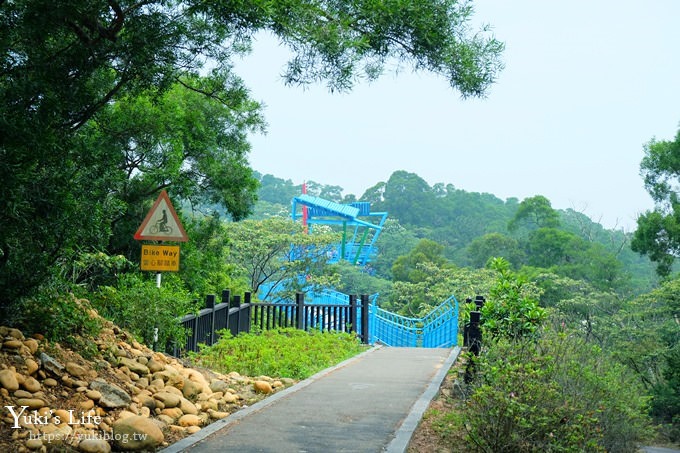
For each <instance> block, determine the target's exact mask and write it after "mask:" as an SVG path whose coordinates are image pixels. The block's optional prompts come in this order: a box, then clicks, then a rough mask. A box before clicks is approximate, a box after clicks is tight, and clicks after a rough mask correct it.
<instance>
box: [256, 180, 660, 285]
mask: <svg viewBox="0 0 680 453" xmlns="http://www.w3.org/2000/svg"><path fill="white" fill-rule="evenodd" d="M256 176H257V177H258V178H259V180H260V183H261V187H260V189H259V192H258V195H259V201H258V203H257V205H256V207H255V213H254V216H253V217H254V218H263V217H266V216H270V215H274V214H276V215H281V214H283V215H288V214H289V213H290V200H291V199H292V198H293V197H294V196H296V195H298V194H300V193H301V185H299V184H298V185H296V184H293V182H292V181H290V180H284V179H281V178H278V177H276V176H273V175H261V174H256ZM307 192H308V193H309V194H311V195H315V196H319V197H322V198H325V199H328V200H331V201H335V202H338V203H349V202H353V201H357V200H358V201H368V202H371V209H372V210H373V211H387V212H388V213H389V219H390V221H389V222H388V224H387V225H386V227H385V231H384V232H383V234H382V235H381V237H380V240H379V243H378V246H379V248H380V250H381V255H380V256H379V258H378V260H376V263H375V264H376V266H377V267H378V268H379V269H378V270H379V271H380V272H382V273H383V274H384V275H387V274H389V270H388V268H389V267H391V265H392V263H393V262H394V260H395V259H396V258H397V257H398V256H400V255H404V254H407V253H408V252H409V251H410V250H411V249H412V248H413V247H414V246H415V244H416V243H417V242H418V240H420V239H430V240H433V241H435V242H437V243H439V244H441V245H443V246H444V256H445V257H446V258H448V259H449V260H451V261H452V262H453V263H454V264H456V265H458V266H461V267H462V266H471V267H475V266H479V265H480V260H481V258H480V257H479V256H478V255H474V256H473V253H478V251H477V250H478V249H479V247H482V248H484V247H486V248H490V249H491V250H490V251H489V252H488V253H492V252H493V251H494V247H495V248H496V250H497V252H498V253H499V254H501V255H502V254H503V253H508V254H509V253H513V256H514V258H513V259H516V263H515V264H517V265H518V266H519V265H532V266H537V265H538V266H539V267H549V268H555V267H556V266H557V268H559V269H560V270H561V271H563V272H565V275H569V276H573V277H581V276H582V275H581V274H583V273H585V272H586V271H585V270H584V269H583V266H586V265H588V266H590V267H608V268H611V269H610V270H611V272H614V270H615V269H613V268H617V269H616V272H617V273H620V274H621V276H619V277H617V279H619V280H621V279H624V280H626V284H627V285H628V286H629V288H628V289H627V291H626V292H629V291H630V292H633V293H640V292H644V291H647V290H649V289H650V288H652V287H653V286H654V284H655V283H656V277H655V274H654V266H653V265H652V264H651V263H650V261H649V260H648V259H647V258H646V257H641V256H639V255H638V254H636V253H634V252H633V251H632V250H631V249H630V246H629V242H630V236H631V235H630V234H626V233H624V232H622V231H620V230H608V229H606V228H604V227H603V226H602V225H600V224H599V223H597V222H594V221H593V220H592V219H590V218H589V217H588V216H586V215H585V214H583V213H580V212H576V211H574V210H572V209H567V210H553V211H555V212H556V213H557V214H558V217H559V226H558V227H557V229H556V231H555V232H553V234H552V235H547V233H545V232H544V234H543V237H542V238H541V241H542V242H539V236H540V235H539V234H538V233H537V232H536V231H535V229H536V228H535V226H534V227H532V226H531V225H524V226H522V227H520V228H518V229H517V230H515V231H512V232H511V231H509V230H508V224H509V223H510V221H511V220H512V219H513V218H515V216H516V215H517V214H518V209H519V208H520V206H521V204H522V201H523V200H519V199H517V198H508V199H507V200H505V201H504V200H501V199H500V198H498V197H496V196H495V195H493V194H489V193H477V192H467V191H465V190H462V189H457V188H456V187H455V186H454V185H453V184H444V183H437V184H434V185H433V186H430V185H429V184H428V183H427V182H426V181H425V180H424V179H422V178H421V177H420V176H418V175H416V174H415V173H409V172H406V171H396V172H394V173H393V174H392V175H391V176H390V178H389V179H388V180H387V181H385V182H382V181H381V182H377V183H376V184H375V185H373V186H372V187H371V188H369V189H368V190H366V192H365V193H364V194H362V195H361V197H359V198H357V197H356V196H355V195H353V194H348V195H344V194H343V192H344V190H343V188H342V187H339V186H329V185H324V184H322V183H318V182H315V181H309V182H307ZM395 224H398V225H399V226H400V227H402V228H403V229H404V230H405V231H402V230H400V229H396V228H394V225H395ZM492 240H493V241H501V242H502V243H503V244H504V245H503V247H500V246H499V245H494V244H496V243H495V242H493V241H492ZM546 241H553V243H552V244H549V243H546ZM472 244H475V245H474V246H473V247H472V248H471V245H472ZM480 244H481V245H480ZM478 246H479V247H478ZM507 247H512V248H516V250H513V251H512V252H511V251H509V250H507ZM539 247H542V248H543V249H542V251H541V252H539V251H538V248H539ZM546 248H550V249H551V250H550V253H552V254H553V255H555V254H561V256H555V257H554V262H551V261H549V259H548V258H545V257H543V256H541V257H540V258H539V256H538V253H543V254H544V255H545V254H546V253H547V252H546ZM556 248H557V249H559V250H553V249H556ZM546 259H548V261H546ZM551 259H553V258H551ZM570 260H571V262H570ZM481 261H483V260H481ZM511 261H512V260H511ZM574 261H575V262H577V263H578V262H582V263H581V265H582V266H581V269H577V267H578V265H577V264H574ZM567 268H569V269H570V270H569V271H567V270H566V269H567ZM553 270H554V269H553ZM588 272H594V270H593V271H588ZM570 273H571V274H570ZM623 276H625V277H623ZM598 278H603V279H613V278H614V277H612V276H607V277H598ZM612 284H613V283H612ZM617 284H618V283H617Z"/></svg>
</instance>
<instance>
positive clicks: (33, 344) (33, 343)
mask: <svg viewBox="0 0 680 453" xmlns="http://www.w3.org/2000/svg"><path fill="white" fill-rule="evenodd" d="M24 346H26V347H27V348H28V350H29V351H31V354H32V355H35V353H36V352H38V341H37V340H36V339H34V338H29V339H28V340H24Z"/></svg>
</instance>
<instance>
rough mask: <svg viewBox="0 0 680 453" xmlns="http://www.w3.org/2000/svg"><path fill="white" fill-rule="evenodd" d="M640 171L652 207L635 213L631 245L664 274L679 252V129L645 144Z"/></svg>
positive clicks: (660, 273) (669, 270)
mask: <svg viewBox="0 0 680 453" xmlns="http://www.w3.org/2000/svg"><path fill="white" fill-rule="evenodd" d="M640 173H641V175H642V177H643V179H644V182H645V188H646V189H647V192H649V194H650V195H651V196H652V198H653V199H654V203H655V207H654V210H653V211H647V212H645V213H644V214H642V215H641V216H640V217H638V221H637V223H638V228H637V230H636V231H635V234H634V236H633V240H632V242H631V248H632V249H633V250H634V251H636V252H638V253H641V254H644V255H647V256H649V258H650V259H651V260H652V261H654V262H656V264H657V268H656V270H657V273H658V274H659V275H661V276H666V275H668V274H670V272H671V268H672V266H673V263H674V262H675V258H677V257H678V256H680V186H679V183H680V130H679V131H678V133H677V134H676V136H675V140H673V141H657V140H654V139H653V140H651V141H650V142H649V143H647V144H646V145H645V157H644V158H643V159H642V162H641V164H640Z"/></svg>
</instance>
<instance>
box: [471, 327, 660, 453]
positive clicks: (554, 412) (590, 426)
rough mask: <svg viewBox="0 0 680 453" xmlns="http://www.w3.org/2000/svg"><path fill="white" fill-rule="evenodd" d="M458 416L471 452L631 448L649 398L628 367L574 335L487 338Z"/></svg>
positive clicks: (644, 426) (642, 430)
mask: <svg viewBox="0 0 680 453" xmlns="http://www.w3.org/2000/svg"><path fill="white" fill-rule="evenodd" d="M477 369H478V376H477V379H476V381H475V382H474V384H473V388H472V391H471V394H470V397H469V399H468V400H467V401H466V405H465V409H464V413H463V415H462V417H461V420H463V427H464V428H465V429H466V430H467V434H468V441H469V448H470V449H471V450H475V451H488V452H492V451H493V452H500V451H515V452H534V451H541V452H543V451H554V452H582V451H612V452H635V451H637V443H638V442H639V441H640V440H642V439H644V438H645V437H646V435H647V433H648V428H649V420H648V417H647V415H646V410H647V407H646V405H647V397H646V396H644V394H645V393H644V391H643V389H642V388H641V387H640V386H639V385H638V384H637V381H636V380H635V379H634V378H633V377H632V376H631V375H630V374H629V372H628V370H627V369H626V368H625V367H623V366H621V365H618V364H616V363H615V362H614V361H613V360H610V359H609V357H607V356H606V355H605V354H604V353H603V352H602V351H601V350H599V349H598V348H596V347H593V346H592V345H589V344H587V343H585V342H584V341H583V340H581V339H579V338H577V337H576V336H569V335H567V334H565V333H556V332H554V331H544V332H543V335H542V336H541V337H540V338H538V339H537V340H529V339H524V340H522V341H512V342H511V341H509V340H507V339H501V340H499V341H497V342H494V343H493V344H491V345H490V346H489V348H488V351H487V353H486V354H485V355H482V356H481V357H480V358H479V360H478V368H477Z"/></svg>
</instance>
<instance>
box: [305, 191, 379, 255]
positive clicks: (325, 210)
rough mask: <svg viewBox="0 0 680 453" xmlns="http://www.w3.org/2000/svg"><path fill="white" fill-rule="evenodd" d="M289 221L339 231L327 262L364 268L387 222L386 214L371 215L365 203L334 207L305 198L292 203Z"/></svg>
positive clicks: (374, 213)
mask: <svg viewBox="0 0 680 453" xmlns="http://www.w3.org/2000/svg"><path fill="white" fill-rule="evenodd" d="M292 204H293V208H292V217H293V221H298V220H301V221H302V222H303V223H306V225H307V226H308V227H309V228H310V229H311V228H313V227H314V225H332V226H336V227H340V228H341V230H342V240H341V242H340V244H339V245H338V246H337V248H336V249H335V250H333V251H332V252H331V256H330V257H329V258H330V259H329V262H331V263H333V262H337V261H339V260H341V259H343V260H345V261H348V262H350V263H352V264H356V265H360V266H365V265H366V264H368V263H369V262H370V261H371V259H372V258H373V257H374V256H375V254H376V253H377V250H376V248H375V243H376V241H377V240H378V237H379V236H380V232H381V231H382V227H383V225H384V224H385V220H386V219H387V213H386V212H371V204H370V203H368V202H356V203H349V204H341V203H335V202H333V201H329V200H324V199H323V198H319V197H314V196H311V195H307V194H302V195H299V196H297V197H295V198H293V201H292Z"/></svg>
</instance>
